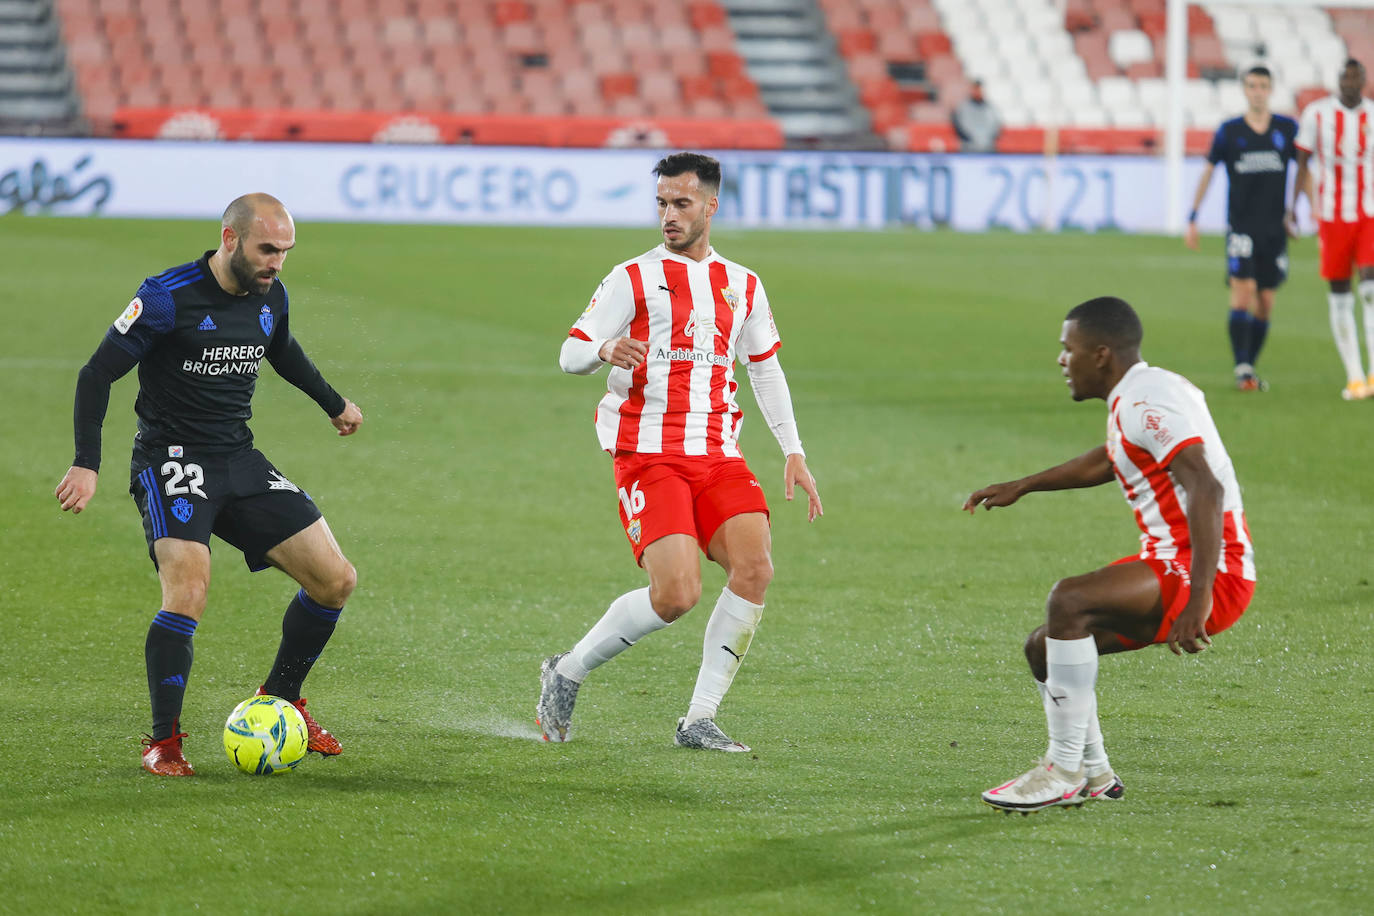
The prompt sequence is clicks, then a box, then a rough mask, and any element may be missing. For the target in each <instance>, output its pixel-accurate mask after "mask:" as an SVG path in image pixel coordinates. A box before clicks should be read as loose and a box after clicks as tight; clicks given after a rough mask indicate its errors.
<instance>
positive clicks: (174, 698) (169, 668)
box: [143, 611, 196, 741]
mask: <svg viewBox="0 0 1374 916" xmlns="http://www.w3.org/2000/svg"><path fill="white" fill-rule="evenodd" d="M195 633H196V621H194V620H192V619H191V618H190V617H184V616H182V615H181V614H174V613H172V612H171V611H158V612H157V616H155V617H154V618H153V622H152V624H151V625H150V626H149V627H148V639H147V641H146V642H145V643H144V644H143V657H144V660H145V661H146V662H147V664H148V696H149V699H151V700H152V704H153V740H154V741H161V740H163V739H164V738H170V737H172V735H173V733H175V731H176V725H177V720H178V719H179V718H181V699H182V697H183V696H185V694H186V681H187V679H188V678H190V676H191V656H192V651H191V637H192V636H194V635H195Z"/></svg>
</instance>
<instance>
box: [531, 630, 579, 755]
mask: <svg viewBox="0 0 1374 916" xmlns="http://www.w3.org/2000/svg"><path fill="white" fill-rule="evenodd" d="M567 654H568V653H566V652H560V653H558V654H557V655H550V656H549V657H548V658H546V659H544V663H543V664H542V665H540V666H539V705H538V706H536V707H535V708H534V722H535V724H536V725H538V726H539V729H540V731H542V732H543V733H544V740H545V741H560V742H561V741H567V740H568V730H569V729H570V728H571V727H572V714H573V704H574V703H576V702H577V688H579V687H581V686H582V685H581V684H579V683H578V682H577V681H574V680H573V679H572V678H566V677H564V676H563V675H561V674H559V673H558V671H557V668H558V663H559V661H561V660H562V658H563V656H565V655H567Z"/></svg>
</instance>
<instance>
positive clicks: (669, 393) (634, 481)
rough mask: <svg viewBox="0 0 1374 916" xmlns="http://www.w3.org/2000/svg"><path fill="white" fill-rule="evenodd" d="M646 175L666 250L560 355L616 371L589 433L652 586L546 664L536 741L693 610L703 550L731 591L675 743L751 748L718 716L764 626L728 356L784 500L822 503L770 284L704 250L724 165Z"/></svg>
mask: <svg viewBox="0 0 1374 916" xmlns="http://www.w3.org/2000/svg"><path fill="white" fill-rule="evenodd" d="M654 174H656V175H657V176H658V184H657V201H658V214H659V225H660V229H661V231H662V234H663V244H662V245H659V246H658V247H656V248H654V249H653V250H652V251H649V252H647V253H645V254H642V255H640V256H639V257H636V258H634V259H632V260H629V261H626V262H624V263H622V264H619V265H617V266H616V267H615V269H613V270H612V271H611V272H610V273H609V274H608V275H607V276H606V278H605V279H604V280H602V281H601V285H600V286H598V287H597V289H596V293H595V294H594V295H593V296H592V300H591V304H589V305H588V306H587V308H586V311H584V312H583V313H582V316H581V317H580V318H579V319H578V320H577V323H576V324H574V325H573V327H572V330H571V332H570V333H569V336H568V339H567V340H566V341H564V343H563V349H562V352H561V353H560V355H559V364H560V365H561V366H562V368H563V371H565V372H569V373H573V374H576V375H588V374H591V373H593V372H595V371H597V370H598V369H600V368H601V366H602V365H609V366H610V367H611V368H610V377H609V379H608V380H607V392H606V396H605V397H603V398H602V399H601V403H600V404H599V405H598V407H597V410H596V432H597V437H598V439H599V440H600V443H601V447H602V448H603V449H605V450H606V451H607V452H609V453H610V454H611V455H612V457H613V459H614V467H615V480H616V486H617V488H618V493H619V497H620V520H621V524H622V525H623V527H624V529H625V536H626V538H627V539H628V540H629V542H630V547H631V548H632V549H633V551H634V555H635V559H636V560H638V562H639V563H640V565H641V566H643V567H644V570H645V572H647V573H648V575H649V586H648V587H647V588H641V589H637V590H635V591H632V592H629V593H628V594H625V595H621V596H620V597H619V598H617V599H616V600H615V601H613V602H611V606H610V608H609V609H608V610H607V611H606V613H605V615H604V616H603V617H602V618H601V619H600V620H599V621H598V622H597V623H596V625H595V626H593V627H592V628H591V630H590V631H588V633H587V635H586V636H584V637H583V638H582V639H581V640H580V641H579V642H578V643H577V644H576V645H575V646H573V647H572V649H571V650H569V651H567V652H563V653H560V654H557V655H553V656H550V657H549V658H547V659H545V660H544V663H543V666H542V668H541V672H540V688H541V689H540V696H539V704H538V707H537V709H536V716H537V720H538V722H539V726H540V728H541V730H542V731H543V735H544V738H545V740H548V741H567V740H568V737H569V726H570V725H571V721H572V711H573V704H574V702H575V700H576V698H577V690H578V688H579V686H580V685H581V683H582V681H583V680H584V679H585V678H586V676H587V674H588V672H590V671H591V670H592V669H593V668H596V667H597V666H599V665H602V664H605V663H606V662H608V661H610V660H611V659H612V658H614V657H615V656H616V655H618V654H620V653H621V652H623V651H624V650H625V649H627V648H629V647H630V646H632V645H634V644H635V643H636V642H637V641H638V640H639V639H640V638H642V637H644V636H646V635H648V634H649V633H652V632H653V631H655V630H660V629H662V628H663V627H666V626H668V624H670V623H672V622H673V621H674V620H676V619H677V618H678V617H681V616H682V615H683V614H685V613H687V612H688V611H689V610H691V609H692V607H693V606H695V605H696V603H697V601H698V600H699V599H700V597H701V563H700V559H699V558H698V556H697V550H698V549H700V550H702V551H704V552H705V553H706V556H707V557H708V558H710V559H711V560H714V561H715V562H716V563H719V564H720V565H721V566H722V567H723V568H724V569H725V571H726V574H727V576H728V579H727V582H726V586H725V589H724V590H723V591H722V592H721V594H720V597H719V599H717V601H716V606H715V609H714V610H713V611H712V612H711V617H710V619H709V620H708V621H707V623H706V637H705V642H704V648H703V655H702V663H701V670H700V673H699V674H698V676H697V683H696V689H695V690H694V692H693V694H692V700H691V704H690V706H689V708H688V710H687V714H686V715H685V716H683V717H682V718H681V719H679V720H678V725H677V731H676V733H675V735H674V741H675V742H676V743H677V744H678V745H679V746H682V747H691V748H702V749H707V750H720V751H747V750H749V748H748V747H747V746H745V745H743V744H741V743H739V742H737V741H732V740H730V738H728V737H727V736H726V735H725V734H724V733H723V732H722V731H721V730H720V728H719V727H718V726H717V725H716V724H715V715H716V710H717V708H718V707H719V705H720V702H721V699H722V698H723V697H724V695H725V692H726V691H727V690H728V689H729V687H730V683H731V681H732V680H733V679H734V676H735V672H736V671H737V670H738V669H739V665H740V662H741V661H742V660H743V658H744V654H745V652H746V651H748V649H749V644H750V641H751V640H752V639H753V636H754V632H755V630H757V629H758V626H759V620H760V618H761V617H762V615H763V603H764V592H765V590H766V589H767V588H768V585H769V583H770V582H771V581H772V578H773V563H772V544H771V538H770V534H769V526H768V504H767V502H766V501H765V500H764V496H763V490H762V489H761V488H760V487H759V483H758V480H757V479H755V477H754V475H753V473H752V472H751V471H750V470H749V467H748V466H747V465H746V464H745V462H744V458H743V457H742V456H741V455H740V450H739V445H738V438H739V432H740V424H741V411H740V408H739V406H738V405H737V404H736V403H735V389H736V387H737V386H736V383H735V381H734V365H735V362H736V360H738V361H739V362H741V363H743V364H744V365H746V366H747V367H748V372H749V382H750V385H751V386H752V388H753V390H754V397H755V399H756V400H757V401H758V404H759V410H760V412H761V413H762V414H763V418H764V421H765V422H766V423H767V424H768V426H769V428H770V429H771V430H772V432H773V435H774V436H775V437H776V438H777V440H778V444H779V445H780V446H782V451H783V454H784V455H785V456H786V463H785V468H784V472H783V486H784V495H785V496H786V498H787V499H788V500H791V499H792V496H793V492H794V488H795V487H798V486H800V487H801V488H802V490H804V491H805V492H806V496H807V518H808V520H810V521H814V520H815V519H816V518H817V516H819V515H821V514H822V510H821V499H820V496H819V495H818V493H817V491H816V482H815V480H814V479H813V478H812V476H811V472H810V471H809V470H808V469H807V467H806V453H805V452H804V451H802V444H801V438H800V436H799V434H798V432H797V423H796V419H795V418H794V415H793V411H792V398H791V394H790V393H789V391H788V388H787V380H786V378H785V377H784V376H783V372H782V367H781V365H780V364H779V362H778V356H777V353H778V348H779V347H781V346H782V343H781V341H780V340H779V338H778V332H777V328H776V326H775V325H774V323H773V315H772V312H771V310H770V309H769V306H768V297H767V295H766V294H765V293H764V291H763V284H762V283H761V282H760V281H759V277H758V274H756V273H754V272H753V271H751V270H749V269H748V268H746V267H743V266H741V265H739V264H736V263H735V262H733V261H729V260H726V259H725V258H723V257H721V256H720V255H719V254H717V253H716V251H715V249H713V248H712V247H711V242H710V233H711V217H712V215H714V214H715V212H716V209H717V207H718V205H719V202H718V200H717V196H716V195H717V192H718V191H719V189H720V163H719V162H717V161H716V160H715V159H712V158H711V157H709V156H704V155H701V154H698V153H687V152H683V153H676V154H674V155H671V156H668V157H666V158H664V159H662V160H661V161H659V163H658V164H657V165H656V166H655V167H654Z"/></svg>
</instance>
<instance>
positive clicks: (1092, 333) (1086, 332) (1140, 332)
mask: <svg viewBox="0 0 1374 916" xmlns="http://www.w3.org/2000/svg"><path fill="white" fill-rule="evenodd" d="M1064 320H1065V321H1066V322H1068V321H1072V322H1074V323H1075V324H1076V325H1077V326H1078V333H1079V334H1081V335H1082V336H1083V339H1084V341H1085V342H1086V343H1088V344H1089V345H1090V346H1098V345H1102V346H1106V347H1108V348H1110V349H1112V350H1115V351H1116V352H1118V353H1129V352H1132V351H1136V350H1139V349H1140V343H1141V341H1142V340H1144V338H1145V329H1144V327H1143V326H1142V325H1141V324H1140V316H1139V315H1137V314H1136V313H1135V309H1133V308H1131V306H1130V304H1129V303H1128V302H1126V300H1125V299H1118V298H1117V297H1115V296H1099V297H1097V298H1096V299H1089V300H1088V301H1087V302H1080V303H1079V304H1078V305H1075V306H1074V307H1073V308H1071V309H1069V313H1068V314H1067V315H1065V316H1064Z"/></svg>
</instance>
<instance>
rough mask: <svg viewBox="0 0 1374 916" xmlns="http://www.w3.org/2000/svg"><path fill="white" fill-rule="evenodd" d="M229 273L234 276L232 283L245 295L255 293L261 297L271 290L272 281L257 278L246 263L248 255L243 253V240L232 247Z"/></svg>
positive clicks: (255, 271)
mask: <svg viewBox="0 0 1374 916" xmlns="http://www.w3.org/2000/svg"><path fill="white" fill-rule="evenodd" d="M229 272H230V273H231V274H233V275H234V282H235V283H237V284H238V287H239V289H241V290H243V291H244V292H246V293H257V294H258V295H262V294H263V293H265V292H267V291H268V290H269V289H271V288H272V280H273V279H275V278H274V277H269V278H267V279H266V280H264V279H263V278H262V277H260V276H258V272H257V270H255V269H254V268H253V265H252V264H249V263H248V255H246V254H244V253H243V240H242V239H240V240H239V243H238V244H237V245H235V246H234V253H233V254H231V255H230V256H229Z"/></svg>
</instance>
